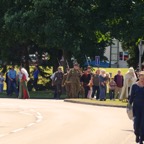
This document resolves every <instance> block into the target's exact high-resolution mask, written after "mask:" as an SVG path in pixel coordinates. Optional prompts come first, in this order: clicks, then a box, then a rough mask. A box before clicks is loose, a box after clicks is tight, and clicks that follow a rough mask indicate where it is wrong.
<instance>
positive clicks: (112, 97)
mask: <svg viewBox="0 0 144 144" xmlns="http://www.w3.org/2000/svg"><path fill="white" fill-rule="evenodd" d="M109 98H110V100H111V99H114V98H115V90H109Z"/></svg>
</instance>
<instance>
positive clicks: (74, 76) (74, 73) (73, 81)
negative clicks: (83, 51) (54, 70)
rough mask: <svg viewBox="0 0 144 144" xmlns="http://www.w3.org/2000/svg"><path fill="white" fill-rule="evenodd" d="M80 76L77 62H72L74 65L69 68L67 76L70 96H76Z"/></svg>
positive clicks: (78, 89)
mask: <svg viewBox="0 0 144 144" xmlns="http://www.w3.org/2000/svg"><path fill="white" fill-rule="evenodd" d="M80 77H81V72H80V70H79V65H78V63H74V67H73V68H72V69H70V72H69V74H68V76H67V82H68V83H70V93H71V97H72V98H78V96H79V92H80Z"/></svg>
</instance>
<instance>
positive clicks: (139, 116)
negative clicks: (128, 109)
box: [133, 102, 144, 141]
mask: <svg viewBox="0 0 144 144" xmlns="http://www.w3.org/2000/svg"><path fill="white" fill-rule="evenodd" d="M133 115H134V133H135V135H136V136H139V137H140V139H141V140H142V141H144V105H143V102H136V103H135V102H134V104H133Z"/></svg>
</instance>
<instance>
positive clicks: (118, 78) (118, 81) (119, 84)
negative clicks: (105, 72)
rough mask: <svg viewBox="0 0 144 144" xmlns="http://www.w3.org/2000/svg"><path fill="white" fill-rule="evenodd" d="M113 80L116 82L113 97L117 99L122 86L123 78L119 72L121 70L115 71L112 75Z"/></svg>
mask: <svg viewBox="0 0 144 144" xmlns="http://www.w3.org/2000/svg"><path fill="white" fill-rule="evenodd" d="M114 81H115V82H116V85H117V86H116V89H115V99H117V98H118V99H119V98H120V95H121V91H122V87H123V82H124V78H123V75H122V74H121V70H118V71H117V74H116V75H115V76H114Z"/></svg>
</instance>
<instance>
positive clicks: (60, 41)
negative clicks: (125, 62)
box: [0, 0, 144, 66]
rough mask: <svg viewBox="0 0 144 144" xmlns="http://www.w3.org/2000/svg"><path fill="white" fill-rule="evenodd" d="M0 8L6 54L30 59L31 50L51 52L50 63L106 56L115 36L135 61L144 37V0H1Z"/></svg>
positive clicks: (11, 58) (13, 58) (6, 57)
mask: <svg viewBox="0 0 144 144" xmlns="http://www.w3.org/2000/svg"><path fill="white" fill-rule="evenodd" d="M0 7H1V10H2V11H1V14H0V47H1V51H0V52H1V58H2V60H4V61H7V62H11V61H12V62H15V63H19V64H20V63H22V62H23V61H24V62H26V63H27V65H28V61H29V54H30V53H31V54H32V53H35V52H38V53H39V56H40V57H39V59H41V57H42V54H43V53H44V52H48V54H49V55H48V56H49V61H48V62H47V63H46V65H49V66H51V65H53V64H54V65H56V66H57V65H58V62H57V61H58V60H60V59H61V57H62V56H64V57H65V59H67V60H68V61H69V62H71V60H70V59H71V56H72V55H74V56H75V57H76V59H77V60H78V62H80V63H84V61H85V55H88V56H90V57H91V58H94V56H95V55H99V56H101V59H102V60H104V59H105V57H104V56H103V54H104V51H105V47H106V46H108V45H110V44H111V42H112V39H113V38H116V39H118V40H120V41H121V42H122V43H123V45H124V49H125V50H128V51H129V53H130V55H131V59H133V63H129V64H130V65H132V66H136V65H137V61H134V58H135V57H137V54H138V52H137V53H135V50H136V49H137V44H138V42H139V39H143V37H144V32H143V27H144V25H143V22H144V1H143V0H127V1H125V0H107V1H104V0H79V1H76V0H63V1H60V0H53V1H52V0H24V1H22V0H2V1H1V5H0Z"/></svg>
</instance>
